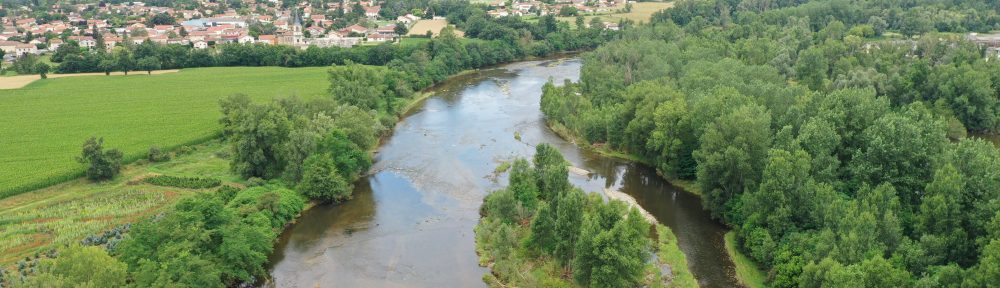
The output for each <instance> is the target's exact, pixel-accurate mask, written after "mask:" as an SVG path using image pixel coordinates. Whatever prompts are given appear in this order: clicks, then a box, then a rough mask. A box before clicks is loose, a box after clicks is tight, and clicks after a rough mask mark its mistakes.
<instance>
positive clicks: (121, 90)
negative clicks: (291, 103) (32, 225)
mask: <svg viewBox="0 0 1000 288" xmlns="http://www.w3.org/2000/svg"><path fill="white" fill-rule="evenodd" d="M325 70H326V68H323V67H316V68H276V67H266V68H265V67H259V68H258V67H253V68H250V67H228V68H198V69H185V70H182V71H181V72H178V73H170V74H162V75H152V76H129V77H122V76H82V77H65V78H58V79H46V80H43V81H35V82H33V83H31V84H29V85H27V86H25V87H24V88H21V89H13V90H0V123H4V125H0V139H2V140H0V151H4V152H3V153H2V154H0V198H2V197H7V196H10V195H14V194H17V193H20V192H24V191H27V190H32V189H39V188H43V187H46V186H49V185H53V184H57V183H60V182H64V181H69V180H72V179H75V178H78V177H79V176H81V175H82V166H81V165H80V164H78V163H76V162H75V157H76V156H77V154H79V152H80V145H81V144H82V143H83V141H84V140H86V138H88V137H91V136H98V137H104V139H105V147H109V148H118V149H121V150H122V152H124V153H125V158H126V160H135V159H138V158H139V157H142V156H144V155H145V152H146V151H147V150H148V149H149V147H150V146H154V145H157V146H160V147H163V148H167V149H169V148H173V147H177V146H180V145H186V144H192V143H196V142H201V141H204V140H207V139H210V138H212V137H213V136H215V135H217V134H218V132H219V129H220V126H219V124H218V118H219V117H220V115H221V112H219V106H218V100H219V99H220V98H222V97H225V96H228V95H231V94H235V93H243V94H246V95H248V96H250V97H251V98H252V99H254V100H257V101H260V100H265V99H270V98H274V97H282V96H292V95H295V96H298V97H302V98H311V97H317V96H319V95H323V94H324V93H325V90H326V88H327V86H328V85H329V84H328V83H329V82H328V81H326V77H327V75H326V73H324V71H325Z"/></svg>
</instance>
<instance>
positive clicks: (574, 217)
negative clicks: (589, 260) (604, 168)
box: [555, 189, 587, 267]
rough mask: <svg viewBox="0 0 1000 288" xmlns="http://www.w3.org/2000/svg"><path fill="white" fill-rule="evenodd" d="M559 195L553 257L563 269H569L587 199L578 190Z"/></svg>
mask: <svg viewBox="0 0 1000 288" xmlns="http://www.w3.org/2000/svg"><path fill="white" fill-rule="evenodd" d="M561 194H562V195H560V196H559V197H560V199H559V206H558V207H556V225H555V228H556V230H555V239H556V247H555V256H556V258H557V259H559V261H560V262H562V263H563V266H564V267H570V266H571V265H570V264H572V260H573V258H574V257H573V253H575V251H574V249H575V248H576V242H577V239H579V238H580V225H582V224H583V213H584V204H585V203H586V201H587V199H586V197H585V196H584V195H583V191H580V190H578V189H569V190H566V191H564V192H562V193H561Z"/></svg>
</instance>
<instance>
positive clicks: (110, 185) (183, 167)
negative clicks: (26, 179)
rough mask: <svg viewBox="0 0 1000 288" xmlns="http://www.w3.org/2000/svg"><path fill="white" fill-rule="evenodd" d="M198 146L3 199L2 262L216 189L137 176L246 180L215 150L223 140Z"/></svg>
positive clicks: (0, 209) (0, 222)
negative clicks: (113, 174)
mask: <svg viewBox="0 0 1000 288" xmlns="http://www.w3.org/2000/svg"><path fill="white" fill-rule="evenodd" d="M194 147H195V148H196V150H195V151H194V152H192V153H190V154H187V155H182V156H178V157H175V159H174V160H173V161H170V162H164V163H155V164H148V165H130V166H127V167H126V168H125V169H124V170H123V171H122V175H120V176H119V177H118V178H117V179H116V180H114V181H110V182H104V183H90V182H89V181H86V180H84V179H78V180H75V181H70V182H66V183H63V184H59V185H56V186H52V187H48V188H45V189H41V190H37V191H32V192H31V193H24V194H21V195H17V196H13V197H8V198H5V199H0V267H6V266H8V265H12V264H13V263H15V262H16V261H18V260H19V259H23V258H24V257H26V256H29V255H34V254H35V253H43V252H45V251H48V250H50V249H53V248H60V247H62V246H63V245H66V244H69V243H74V242H77V241H80V240H81V239H83V238H85V237H86V236H88V235H93V234H98V233H99V232H101V231H104V230H107V229H109V228H113V227H115V226H118V225H121V224H124V223H129V222H134V221H136V220H138V218H140V217H143V216H147V215H152V214H154V213H157V212H159V211H162V210H164V209H166V208H168V207H170V205H171V204H172V203H174V202H175V201H176V200H178V199H180V197H181V196H184V195H190V194H192V193H198V192H201V191H214V188H210V189H203V190H192V189H181V188H171V187H159V186H153V185H149V184H145V183H144V182H142V181H138V180H139V179H141V178H143V177H146V176H150V175H155V174H162V175H170V176H183V177H210V178H215V179H219V180H222V181H224V182H226V183H239V182H240V181H241V180H240V178H239V177H238V176H237V175H234V174H231V173H229V172H228V171H229V169H228V167H229V161H228V160H226V159H222V158H219V157H217V156H216V152H217V151H220V150H225V149H226V147H225V146H224V145H223V144H222V143H220V142H219V141H211V142H209V143H207V144H204V145H198V146H194Z"/></svg>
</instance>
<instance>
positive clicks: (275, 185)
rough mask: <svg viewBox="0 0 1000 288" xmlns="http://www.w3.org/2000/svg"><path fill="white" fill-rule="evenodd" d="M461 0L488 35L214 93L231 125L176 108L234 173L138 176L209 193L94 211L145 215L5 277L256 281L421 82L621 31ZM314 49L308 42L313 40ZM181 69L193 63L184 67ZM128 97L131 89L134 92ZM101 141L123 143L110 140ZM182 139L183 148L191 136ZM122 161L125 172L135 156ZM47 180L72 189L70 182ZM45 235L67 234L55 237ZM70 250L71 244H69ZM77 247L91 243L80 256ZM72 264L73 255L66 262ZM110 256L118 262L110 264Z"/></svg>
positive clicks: (142, 282)
mask: <svg viewBox="0 0 1000 288" xmlns="http://www.w3.org/2000/svg"><path fill="white" fill-rule="evenodd" d="M460 8H461V10H462V11H463V12H462V13H464V14H459V15H458V16H456V17H454V18H455V19H461V20H459V21H463V22H462V24H460V25H459V26H460V27H470V26H467V25H476V26H474V27H471V28H467V29H466V31H467V32H469V31H477V29H478V31H480V33H482V34H478V33H472V34H475V36H473V37H478V38H479V39H481V40H483V42H476V41H461V40H460V39H458V38H457V37H456V36H455V35H454V33H453V30H451V29H450V28H449V29H445V30H444V31H442V33H441V35H440V36H439V37H437V38H434V39H431V40H429V41H427V42H426V43H422V44H419V45H410V46H406V47H408V48H406V49H409V50H398V51H397V52H398V53H386V54H374V55H380V56H385V57H389V58H385V59H384V60H385V61H382V62H376V63H373V64H384V66H371V65H364V64H356V63H352V62H351V61H345V63H343V64H344V65H339V66H333V67H330V68H326V69H324V70H321V71H327V72H326V74H325V75H320V76H319V77H327V79H329V81H328V82H326V83H328V85H329V86H328V87H329V88H328V89H327V90H326V93H322V92H320V93H316V92H315V90H311V91H314V92H312V93H315V94H310V95H305V97H302V98H298V97H288V98H281V99H276V100H272V101H259V100H261V98H259V97H254V96H248V95H241V94H236V95H230V96H228V97H225V98H224V99H221V100H217V99H219V98H221V96H217V98H209V99H210V100H211V101H219V105H220V107H221V115H222V117H221V120H220V121H219V124H218V125H220V126H221V130H222V132H221V133H219V132H215V131H213V130H214V129H212V127H217V126H213V125H212V124H210V123H208V122H192V121H190V119H187V118H183V117H178V118H176V119H174V120H176V122H177V123H180V122H184V123H187V124H184V125H192V126H191V127H193V128H192V129H194V130H196V131H200V132H199V133H202V134H197V133H195V134H196V135H201V136H203V137H208V138H213V137H214V136H213V135H218V134H221V135H222V137H223V139H224V140H223V141H224V143H225V144H224V145H225V146H227V147H228V148H227V149H222V150H217V152H216V154H218V155H217V156H219V157H218V158H222V159H225V160H223V161H228V162H229V163H228V166H229V169H225V168H221V169H220V167H218V166H214V165H213V166H212V167H205V166H200V165H198V163H194V164H193V165H192V166H191V167H188V168H186V169H207V170H202V171H214V170H223V171H224V172H225V173H222V174H219V172H218V171H214V172H213V173H211V174H207V175H218V176H213V177H210V178H218V179H223V180H224V181H223V184H224V186H221V187H219V188H217V189H213V190H207V191H206V190H205V189H188V188H180V187H170V188H169V189H168V188H166V187H162V186H155V185H148V183H147V184H142V183H145V181H137V182H133V184H136V183H138V184H136V185H142V186H137V187H141V190H139V191H138V192H136V194H138V195H142V196H144V197H154V198H156V197H160V196H162V195H161V194H160V193H162V192H161V191H191V190H194V191H192V192H200V193H189V194H190V196H185V197H176V198H170V199H168V200H165V201H157V202H155V203H159V204H158V205H159V206H157V205H152V206H145V207H135V208H136V209H138V210H141V212H142V213H138V212H137V213H135V214H129V216H128V218H125V217H123V216H124V215H117V214H116V215H110V216H109V217H108V219H104V220H107V222H96V221H93V220H92V219H89V218H83V219H79V221H80V222H83V223H86V225H87V226H86V227H88V228H87V229H85V230H86V231H88V232H87V234H101V231H102V230H101V229H111V228H112V227H118V226H117V225H120V224H121V223H122V222H131V221H135V223H134V224H132V225H130V229H128V232H127V233H123V234H124V236H123V239H122V240H121V241H120V242H118V241H116V242H114V243H116V244H115V245H107V243H106V242H105V241H85V242H87V243H88V244H93V243H102V244H99V245H101V246H102V247H103V248H104V249H93V248H88V247H82V246H76V245H71V246H69V247H67V248H63V249H59V250H58V251H53V252H51V253H46V255H41V256H38V255H36V256H34V257H29V258H28V259H25V260H26V261H24V263H25V264H19V265H18V266H22V267H18V269H17V272H6V273H0V275H3V276H0V277H2V278H0V283H2V284H0V285H4V286H8V285H14V286H21V285H25V286H32V285H46V286H56V287H60V286H73V285H75V284H78V283H87V280H86V279H89V281H98V280H100V281H107V282H102V283H108V284H109V285H113V286H134V287H150V286H195V287H222V286H238V285H243V284H251V283H254V282H257V281H259V280H260V279H262V278H263V277H266V274H265V271H264V269H263V267H264V266H263V265H264V264H265V262H266V261H267V255H268V254H269V253H270V252H271V249H273V242H274V240H275V239H276V237H277V236H278V234H279V233H280V231H282V229H283V228H284V227H285V225H287V224H288V223H289V222H290V221H292V220H293V219H294V218H295V217H297V215H298V214H299V213H300V212H301V211H302V210H303V209H305V207H306V206H307V203H308V202H309V201H315V202H319V203H323V202H337V201H343V200H347V199H350V196H351V195H350V193H351V184H350V183H352V182H353V180H355V179H356V178H357V177H359V176H360V175H361V174H362V173H365V171H367V169H368V167H369V166H370V165H371V156H370V155H369V153H368V151H369V150H370V149H372V148H373V147H375V145H376V144H377V143H378V139H379V138H380V137H381V136H383V135H385V133H387V132H388V129H387V128H386V127H390V125H392V124H393V123H394V122H395V121H396V119H397V117H398V116H399V115H400V114H401V113H404V112H405V111H404V110H405V107H409V106H410V105H409V104H410V102H412V101H414V99H419V98H417V97H416V96H417V95H418V94H419V93H417V91H420V90H422V89H424V88H427V87H429V86H431V85H433V84H434V83H437V82H440V81H443V80H444V79H445V78H447V76H448V75H453V74H456V73H458V72H460V71H463V70H468V69H475V68H478V67H483V66H487V65H493V64H497V63H504V62H509V61H513V60H516V59H521V58H523V57H526V56H530V55H536V56H541V55H545V54H548V53H550V52H555V51H566V50H577V49H587V48H592V47H595V46H596V45H597V44H599V43H602V42H604V41H605V40H606V39H610V38H612V37H614V36H615V35H616V32H614V31H603V30H602V29H600V28H594V29H577V30H571V29H569V28H568V27H567V25H564V24H563V25H557V23H556V21H555V19H554V18H552V17H548V18H547V19H548V20H545V21H540V22H539V24H529V23H526V22H523V21H520V19H519V18H516V17H508V18H503V19H493V18H490V17H488V16H486V14H485V12H484V11H483V10H482V7H480V6H469V5H465V6H461V7H460ZM449 18H452V17H449ZM465 22H472V23H475V24H468V23H465ZM536 33H537V34H536ZM466 35H469V33H467V34H466ZM557 35H561V36H557ZM522 36H529V37H527V38H523V37H522ZM548 39H561V40H548ZM414 47H415V48H414ZM234 49H243V48H234ZM246 49H261V48H260V47H248V48H246ZM383 52H384V51H383ZM305 53H309V52H308V50H307V51H306V52H305ZM403 53H405V54H403ZM257 56H261V55H257ZM261 57H263V56H261ZM251 58H252V57H251ZM227 69H246V68H227ZM272 69H276V68H272ZM204 71H208V70H204ZM313 71H315V70H313ZM185 73H186V71H185V72H181V73H177V74H176V75H183V74H185ZM204 73H208V72H204ZM157 77H161V76H157ZM163 77H165V76H163ZM309 77H316V76H315V75H312V76H309ZM140 78H147V79H153V78H149V77H140ZM78 79H82V78H78ZM105 79H113V78H105ZM117 79H125V78H124V77H123V78H117ZM254 79H256V78H254ZM60 80H61V79H60ZM85 80H86V79H85ZM79 81H84V80H79ZM101 81H104V80H101ZM114 81H127V80H114ZM275 81H279V80H275ZM94 82H99V81H94ZM320 82H322V81H320ZM48 83H56V82H45V83H43V84H32V85H31V86H29V87H28V88H27V89H31V88H33V87H42V88H44V87H45V86H47V85H50V84H48ZM304 85H306V86H309V87H313V86H312V85H316V83H314V82H313V81H309V83H308V84H304ZM206 86H215V85H206ZM266 96H274V95H266ZM127 97H133V96H131V94H130V95H129V96H127ZM127 97H126V98H127ZM167 98H169V97H167ZM3 99H9V98H3ZM140 102H142V101H140ZM144 103H147V104H148V105H137V106H138V107H147V109H148V107H158V108H159V106H157V103H159V101H153V100H151V101H145V102H144ZM4 107H9V106H4ZM182 110H183V109H182ZM199 111H200V112H199ZM192 113H195V114H197V115H198V116H197V117H210V118H211V117H218V115H219V114H216V113H212V112H205V111H201V110H196V111H193V112H192ZM199 113H202V114H199ZM206 115H207V116H206ZM94 118H95V119H103V118H102V117H94ZM147 118H148V117H147ZM182 119H183V121H181V120H182ZM198 119H201V118H198ZM216 119H219V118H216ZM80 122H83V123H86V121H80ZM156 126H158V125H156ZM158 127H159V126H158ZM80 130H85V131H89V130H86V129H80ZM50 132H51V131H50ZM146 132H148V131H146V130H143V133H146ZM129 133H131V134H129ZM163 134H164V135H168V134H169V135H168V136H169V137H174V138H170V139H174V140H171V141H164V143H155V144H157V145H163V146H161V147H168V149H169V147H174V146H175V145H180V143H186V142H183V141H199V140H198V139H199V138H197V137H191V136H190V134H184V135H189V136H177V135H178V134H176V133H168V131H164V132H163ZM135 135H140V133H138V131H132V132H126V133H124V134H122V136H119V137H123V138H121V139H124V138H128V137H130V136H135ZM108 139H111V137H109V138H108ZM105 144H106V145H108V146H117V145H114V144H113V143H112V141H111V140H109V141H108V142H107V143H105ZM153 144H154V143H147V144H145V145H142V144H138V145H135V144H133V145H131V146H128V149H123V150H124V153H123V154H124V155H125V156H124V159H126V160H129V159H139V158H147V159H155V160H154V161H160V160H161V159H162V160H166V158H165V157H163V155H162V153H163V152H162V150H160V149H159V148H157V149H149V150H146V149H148V147H149V146H152V145H153ZM143 146H144V147H143ZM176 150H177V151H178V152H180V151H181V150H182V149H176ZM183 150H187V149H183ZM143 151H155V152H156V153H150V154H156V155H143V154H144V153H142V152H143ZM173 158H174V160H170V161H167V162H162V163H155V164H150V165H152V166H163V165H171V164H172V163H175V162H177V161H181V160H182V159H187V158H185V157H177V156H175V157H173ZM208 158H209V159H217V158H215V157H208ZM213 161H215V160H213ZM75 169H80V168H79V167H71V168H67V169H66V170H65V171H74V170H75ZM125 173H128V169H126V172H125ZM175 173H176V174H175ZM161 174H164V175H167V177H184V178H162V179H163V181H162V183H161V180H150V181H153V182H157V183H160V184H165V185H171V186H185V187H206V186H211V185H208V184H213V185H214V184H215V183H214V182H215V181H211V180H206V179H197V180H196V179H187V178H188V177H192V176H197V177H204V176H202V174H199V173H190V174H189V172H188V171H186V170H183V169H182V170H181V171H179V172H174V173H161ZM120 178H122V177H121V176H119V177H118V178H113V179H111V180H109V181H106V182H98V183H95V184H89V183H86V182H80V183H75V184H73V185H72V186H74V187H79V188H87V187H93V186H94V185H98V186H102V187H107V189H109V190H111V191H116V192H117V191H119V189H122V186H121V185H129V183H128V182H132V181H123V179H120ZM152 179H158V178H152ZM167 179H170V180H169V181H167ZM202 182H204V183H202ZM209 182H211V183H209ZM205 183H207V184H205ZM34 185H43V184H34ZM76 185H79V186H76ZM5 189H11V190H7V191H8V193H7V195H11V194H18V193H21V192H24V191H22V190H23V189H18V188H9V187H8V188H5ZM109 190H101V191H96V192H95V193H96V194H95V195H101V194H104V193H108V191H109ZM158 192H160V193H158ZM51 193H54V194H58V195H63V193H62V191H52V192H51ZM31 194H33V193H26V194H23V195H18V196H15V197H26V198H31V196H34V195H31ZM64 196H70V195H64ZM33 199H34V198H33ZM157 199H159V198H157ZM35 200H36V201H37V200H38V199H35ZM63 231H64V230H43V231H37V230H36V231H35V232H37V233H38V234H41V235H46V236H48V235H53V234H55V235H63V234H62V233H63ZM28 234H30V233H28ZM105 234H106V233H105ZM116 235H118V234H116ZM64 237H66V239H63V241H62V242H60V244H61V245H65V244H68V243H72V241H74V237H72V236H71V235H66V236H64ZM78 237H82V236H78ZM76 239H79V238H76ZM42 242H43V243H50V242H45V241H42ZM45 246H46V247H53V248H55V247H58V246H55V245H51V244H46V245H45ZM45 251H48V250H45ZM60 254H62V255H72V257H59V255H60ZM77 255H88V256H86V257H76V256H77ZM101 255H109V256H111V257H105V256H101ZM46 256H48V257H46ZM52 257H54V258H52ZM65 267H75V268H73V269H64V268H65ZM80 267H83V268H80ZM104 267H111V268H108V269H109V270H103V269H104ZM119 267H124V269H119ZM22 268H23V269H22ZM77 268H79V269H77ZM121 271H124V272H121ZM104 272H108V273H110V274H108V273H104ZM97 275H101V278H100V279H98V278H92V277H91V276H93V277H97ZM108 275H110V276H108ZM105 276H107V277H106V278H105ZM110 278H113V279H110ZM91 283H97V282H91Z"/></svg>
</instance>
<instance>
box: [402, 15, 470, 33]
mask: <svg viewBox="0 0 1000 288" xmlns="http://www.w3.org/2000/svg"><path fill="white" fill-rule="evenodd" d="M444 27H448V20H444V19H438V20H433V19H422V20H417V23H415V24H413V27H410V32H409V33H406V35H408V36H423V35H427V31H430V32H431V34H433V37H437V36H438V34H441V30H442V29H444ZM455 36H458V37H463V36H465V33H464V32H462V31H458V30H455Z"/></svg>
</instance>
